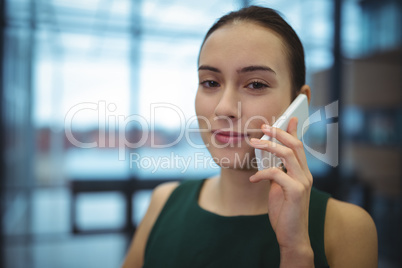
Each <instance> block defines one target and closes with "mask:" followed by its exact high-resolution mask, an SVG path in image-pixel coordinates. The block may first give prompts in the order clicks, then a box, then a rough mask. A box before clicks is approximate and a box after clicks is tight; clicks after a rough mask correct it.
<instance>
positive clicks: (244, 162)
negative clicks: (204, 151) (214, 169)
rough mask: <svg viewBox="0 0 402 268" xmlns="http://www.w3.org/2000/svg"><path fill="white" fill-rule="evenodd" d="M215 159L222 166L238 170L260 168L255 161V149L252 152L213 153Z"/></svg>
mask: <svg viewBox="0 0 402 268" xmlns="http://www.w3.org/2000/svg"><path fill="white" fill-rule="evenodd" d="M211 155H212V157H213V160H214V161H215V163H216V164H217V165H218V166H220V167H221V168H228V169H236V170H258V166H257V162H256V161H255V154H254V151H253V152H252V153H251V152H232V153H225V154H221V153H216V154H214V153H212V152H211Z"/></svg>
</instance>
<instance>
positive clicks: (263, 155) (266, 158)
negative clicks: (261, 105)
mask: <svg viewBox="0 0 402 268" xmlns="http://www.w3.org/2000/svg"><path fill="white" fill-rule="evenodd" d="M292 117H297V118H298V124H297V138H298V139H301V137H302V136H303V135H304V133H305V132H306V131H307V129H308V125H309V124H308V122H309V121H308V120H309V119H308V117H309V112H308V100H307V96H306V95H305V94H299V95H298V96H297V97H296V99H295V100H294V101H293V102H292V103H291V104H290V106H289V107H288V108H287V109H286V111H285V112H284V113H283V114H282V115H281V116H280V117H279V118H278V120H276V121H275V123H274V124H273V125H272V127H274V128H280V129H282V130H284V131H286V130H287V128H288V125H289V120H290V118H292ZM305 123H307V124H306V127H305V128H303V125H304V124H305ZM261 140H271V141H274V142H276V143H280V142H279V141H278V140H276V139H274V138H271V137H269V136H266V135H264V136H263V137H262V138H261ZM255 156H256V160H257V164H258V170H262V169H266V168H270V167H274V166H279V165H280V164H281V163H282V161H281V160H280V159H279V158H278V157H276V156H275V155H273V154H272V153H270V152H267V151H264V150H260V149H255Z"/></svg>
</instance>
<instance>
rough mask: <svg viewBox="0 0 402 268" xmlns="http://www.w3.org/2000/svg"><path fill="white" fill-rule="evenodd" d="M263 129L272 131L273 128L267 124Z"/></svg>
mask: <svg viewBox="0 0 402 268" xmlns="http://www.w3.org/2000/svg"><path fill="white" fill-rule="evenodd" d="M262 128H263V129H266V130H271V129H272V127H271V126H270V125H267V124H263V125H262Z"/></svg>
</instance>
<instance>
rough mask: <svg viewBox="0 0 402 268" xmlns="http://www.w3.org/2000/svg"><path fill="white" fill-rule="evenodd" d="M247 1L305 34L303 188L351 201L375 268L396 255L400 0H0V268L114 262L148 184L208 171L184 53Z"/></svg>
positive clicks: (401, 238)
mask: <svg viewBox="0 0 402 268" xmlns="http://www.w3.org/2000/svg"><path fill="white" fill-rule="evenodd" d="M246 5H262V6H268V7H272V8H275V9H277V10H279V11H280V12H281V13H282V14H283V15H284V17H285V18H286V20H287V21H288V22H289V23H290V24H291V25H292V26H293V27H294V28H295V30H296V32H297V33H298V34H299V36H300V38H301V39H302V42H303V44H304V47H305V52H306V65H307V81H308V84H310V85H311V86H312V90H313V99H312V103H311V114H313V113H315V114H316V115H318V116H319V119H320V120H318V121H317V122H316V123H314V124H311V125H310V129H309V131H308V132H307V136H306V138H305V144H306V146H308V148H310V149H311V150H309V152H308V155H307V156H308V161H309V166H310V168H311V171H312V173H313V175H314V179H315V182H314V184H315V186H316V187H317V188H320V189H323V190H326V191H328V192H330V193H331V194H332V195H333V196H334V197H337V198H339V199H341V200H345V201H349V202H353V203H355V204H357V205H359V206H362V207H364V208H365V209H366V210H367V211H368V212H369V213H370V214H371V215H372V217H373V218H374V220H375V222H376V225H377V228H378V235H379V257H380V262H379V267H382V268H386V267H389V268H393V267H402V254H401V252H402V229H401V226H402V183H401V182H402V181H401V180H402V174H401V173H402V166H401V162H402V161H401V155H402V110H401V104H402V1H400V0H382V1H375V0H307V1H302V0H289V1H280V0H272V1H247V0H243V1H240V0H225V1H217V0H204V1H193V0H192V1H184V0H175V1H162V0H147V1H141V0H114V1H112V0H86V1H77V0H68V1H67V0H0V18H1V40H0V45H1V49H0V51H1V54H0V55H1V65H0V66H1V75H0V79H1V84H0V87H1V91H0V92H1V95H0V97H1V106H0V111H1V112H0V115H1V117H0V118H1V131H0V135H1V136H0V140H1V153H2V158H1V160H2V161H1V169H0V170H1V177H0V178H1V179H0V183H1V184H0V186H1V188H0V190H1V193H0V199H1V207H0V222H1V225H0V226H1V236H0V239H1V240H0V245H1V251H0V252H1V253H0V267H6V268H19V267H22V268H31V267H32V268H47V267H52V268H53V267H58V268H64V267H74V268H78V267H83V268H84V267H85V268H89V267H97V268H108V267H118V266H119V265H120V264H121V262H122V259H123V258H124V254H125V252H126V250H127V246H128V243H129V241H130V239H131V236H132V234H133V232H134V231H135V227H136V225H138V223H139V222H140V220H141V217H142V216H143V215H144V212H145V210H146V208H147V204H148V200H149V197H150V193H151V191H152V188H153V187H155V186H156V185H157V184H159V183H161V182H164V181H168V180H183V179H197V178H204V177H208V176H210V175H213V174H216V173H217V172H218V169H217V167H216V166H214V165H213V164H211V162H210V161H209V160H210V159H208V153H207V151H206V149H205V148H203V146H202V141H201V140H200V137H199V136H198V134H197V132H196V131H188V130H194V129H196V127H197V123H196V121H195V120H194V113H195V112H194V108H193V104H194V96H195V92H196V89H197V55H198V52H199V48H200V44H201V41H202V39H203V36H204V34H205V33H206V31H207V29H208V28H209V27H210V26H211V25H212V23H213V22H214V21H215V20H216V19H217V18H218V17H220V16H221V15H223V14H224V13H227V12H228V11H231V10H235V9H238V8H240V7H242V6H246ZM328 107H332V108H331V109H329V108H328ZM183 133H185V135H183ZM188 133H189V134H188ZM187 134H188V135H187ZM139 145H141V146H139ZM164 145H165V146H164ZM156 147H158V148H156ZM328 148H332V149H331V152H332V155H331V156H330V157H329V159H328V157H327V153H329V149H328ZM195 155H197V157H199V159H198V160H195V159H194V156H195ZM325 157H327V158H325ZM153 159H160V160H163V161H165V162H164V165H158V164H157V163H155V162H152V161H153ZM178 159H182V160H183V159H184V160H189V161H192V162H191V163H190V164H189V166H188V167H186V166H185V165H184V164H183V163H179V162H178V161H177V160H178ZM325 159H326V160H325ZM160 164H161V163H160Z"/></svg>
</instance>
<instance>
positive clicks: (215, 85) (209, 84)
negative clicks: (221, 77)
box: [200, 80, 220, 88]
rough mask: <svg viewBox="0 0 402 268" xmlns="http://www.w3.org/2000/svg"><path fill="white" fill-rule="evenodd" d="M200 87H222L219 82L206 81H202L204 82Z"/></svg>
mask: <svg viewBox="0 0 402 268" xmlns="http://www.w3.org/2000/svg"><path fill="white" fill-rule="evenodd" d="M200 85H202V86H204V87H206V88H212V87H219V86H220V85H219V83H218V82H216V81H213V80H205V81H202V82H201V83H200Z"/></svg>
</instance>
